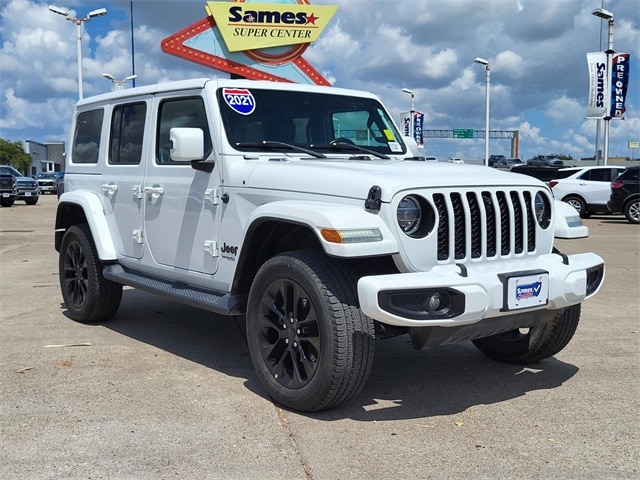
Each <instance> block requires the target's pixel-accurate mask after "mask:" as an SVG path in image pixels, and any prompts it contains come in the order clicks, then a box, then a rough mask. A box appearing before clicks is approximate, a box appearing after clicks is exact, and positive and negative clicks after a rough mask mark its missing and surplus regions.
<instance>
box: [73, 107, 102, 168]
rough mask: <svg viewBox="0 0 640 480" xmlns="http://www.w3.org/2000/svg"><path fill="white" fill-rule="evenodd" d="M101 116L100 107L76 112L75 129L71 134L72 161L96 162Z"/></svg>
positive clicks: (98, 150)
mask: <svg viewBox="0 0 640 480" xmlns="http://www.w3.org/2000/svg"><path fill="white" fill-rule="evenodd" d="M103 117H104V109H102V108H97V109H95V110H89V111H87V112H81V113H79V114H78V118H77V119H76V131H75V132H74V134H73V150H72V152H73V153H72V155H71V161H72V162H73V163H98V154H99V152H100V136H101V133H102V119H103Z"/></svg>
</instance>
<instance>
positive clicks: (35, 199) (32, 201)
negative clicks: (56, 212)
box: [25, 197, 38, 205]
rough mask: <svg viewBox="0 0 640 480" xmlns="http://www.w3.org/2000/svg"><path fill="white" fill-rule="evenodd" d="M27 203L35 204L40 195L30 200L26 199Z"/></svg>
mask: <svg viewBox="0 0 640 480" xmlns="http://www.w3.org/2000/svg"><path fill="white" fill-rule="evenodd" d="M25 203H26V204H27V205H35V204H36V203H38V197H36V198H30V199H29V200H25Z"/></svg>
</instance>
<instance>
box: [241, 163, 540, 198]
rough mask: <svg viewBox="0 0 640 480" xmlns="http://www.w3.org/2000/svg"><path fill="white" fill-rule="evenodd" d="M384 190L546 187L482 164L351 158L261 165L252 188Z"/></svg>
mask: <svg viewBox="0 0 640 480" xmlns="http://www.w3.org/2000/svg"><path fill="white" fill-rule="evenodd" d="M374 185H377V186H379V187H381V189H382V201H383V202H389V201H391V199H392V197H393V196H394V195H395V194H396V193H397V192H400V191H403V190H412V189H419V188H434V187H441V186H446V187H448V188H456V187H478V186H487V187H489V186H499V187H500V186H514V185H518V186H525V185H539V186H541V187H543V188H544V184H543V183H542V182H540V181H538V180H536V179H534V178H532V177H529V176H526V175H519V174H515V173H511V172H504V171H498V170H496V169H493V168H488V167H485V166H480V165H458V164H451V163H440V162H421V161H411V160H378V159H375V160H347V159H321V160H316V159H307V158H305V159H300V158H286V159H282V158H279V159H273V160H267V161H262V160H261V161H259V163H256V164H255V167H254V168H253V169H252V171H251V174H250V176H249V180H248V182H247V183H246V186H248V187H249V188H260V189H267V190H285V191H296V192H304V193H317V194H321V195H330V196H338V197H348V198H358V199H365V198H367V194H368V192H369V189H370V188H371V187H372V186H374Z"/></svg>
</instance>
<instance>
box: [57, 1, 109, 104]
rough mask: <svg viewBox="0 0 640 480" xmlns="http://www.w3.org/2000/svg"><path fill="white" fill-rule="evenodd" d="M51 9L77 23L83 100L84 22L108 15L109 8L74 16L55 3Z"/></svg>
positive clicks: (79, 74)
mask: <svg viewBox="0 0 640 480" xmlns="http://www.w3.org/2000/svg"><path fill="white" fill-rule="evenodd" d="M49 10H51V11H52V12H53V13H57V14H58V15H63V16H64V17H65V18H66V19H67V20H69V21H70V22H74V23H75V24H76V39H77V44H78V100H82V97H83V92H82V22H90V21H91V19H92V18H93V17H101V16H102V15H106V14H107V9H106V8H98V9H97V10H92V11H90V12H89V14H88V15H87V16H86V17H73V16H71V14H70V13H69V11H68V10H65V9H64V8H58V7H54V6H53V5H49Z"/></svg>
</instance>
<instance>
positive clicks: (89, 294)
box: [58, 224, 122, 323]
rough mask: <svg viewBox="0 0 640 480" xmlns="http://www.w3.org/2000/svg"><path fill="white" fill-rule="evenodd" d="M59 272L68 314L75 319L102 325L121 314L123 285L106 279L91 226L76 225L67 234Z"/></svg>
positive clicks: (64, 238) (61, 248)
mask: <svg viewBox="0 0 640 480" xmlns="http://www.w3.org/2000/svg"><path fill="white" fill-rule="evenodd" d="M58 273H59V276H60V288H61V290H62V298H63V299H64V303H65V306H66V307H67V314H68V316H69V317H71V318H72V319H73V320H76V321H78V322H82V323H94V322H102V321H105V320H108V319H109V318H111V317H113V316H114V315H115V313H116V312H117V311H118V307H119V306H120V300H121V299H122V285H120V284H119V283H115V282H112V281H110V280H107V279H106V278H104V277H103V276H102V263H101V262H100V260H99V259H98V254H97V252H96V247H95V245H94V243H93V239H92V237H91V231H90V230H89V226H88V225H86V224H82V225H75V226H73V227H70V228H69V229H68V230H67V231H66V233H65V234H64V237H63V238H62V244H61V246H60V257H59V260H58Z"/></svg>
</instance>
